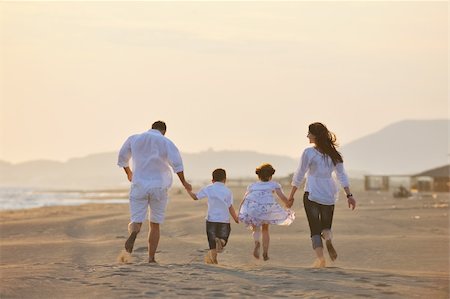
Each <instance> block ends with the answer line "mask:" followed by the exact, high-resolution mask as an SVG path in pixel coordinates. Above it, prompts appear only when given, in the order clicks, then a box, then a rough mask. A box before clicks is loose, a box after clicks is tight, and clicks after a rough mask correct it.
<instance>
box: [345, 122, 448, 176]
mask: <svg viewBox="0 0 450 299" xmlns="http://www.w3.org/2000/svg"><path fill="white" fill-rule="evenodd" d="M449 128H450V120H448V119H442V120H405V121H401V122H398V123H394V124H392V125H390V126H387V127H385V128H383V129H381V130H380V131H378V132H376V133H373V134H370V135H367V136H365V137H363V138H360V139H358V140H355V141H353V142H351V143H348V144H346V145H345V146H343V147H342V148H341V151H342V154H343V155H344V161H345V165H346V168H347V169H358V170H361V171H364V172H365V173H370V174H415V173H419V172H422V171H424V170H428V169H430V168H434V167H438V166H442V165H446V164H448V163H449V148H450V135H449Z"/></svg>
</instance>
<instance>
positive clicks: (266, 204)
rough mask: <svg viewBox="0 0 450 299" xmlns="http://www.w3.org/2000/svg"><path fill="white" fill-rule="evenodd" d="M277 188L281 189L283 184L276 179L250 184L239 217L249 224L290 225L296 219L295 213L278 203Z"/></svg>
mask: <svg viewBox="0 0 450 299" xmlns="http://www.w3.org/2000/svg"><path fill="white" fill-rule="evenodd" d="M276 189H281V185H280V184H279V183H277V182H274V181H269V182H256V183H253V184H251V185H250V186H248V188H247V192H246V193H245V197H244V202H243V204H242V206H241V209H240V211H239V219H240V220H241V221H242V222H243V223H245V224H246V225H247V226H251V225H253V226H260V225H261V224H278V225H290V224H291V223H292V222H293V221H294V219H295V213H294V212H293V211H291V210H289V209H288V210H286V209H284V208H283V207H281V206H280V205H279V204H278V202H277V200H276V199H275V196H274V194H273V193H274V192H275V190H276Z"/></svg>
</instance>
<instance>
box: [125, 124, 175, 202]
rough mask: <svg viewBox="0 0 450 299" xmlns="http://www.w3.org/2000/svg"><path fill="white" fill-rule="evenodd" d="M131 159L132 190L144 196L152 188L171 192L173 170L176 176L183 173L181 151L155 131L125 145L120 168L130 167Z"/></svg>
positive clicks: (134, 136)
mask: <svg viewBox="0 0 450 299" xmlns="http://www.w3.org/2000/svg"><path fill="white" fill-rule="evenodd" d="M130 159H132V162H133V165H132V167H131V168H132V171H133V179H132V186H133V187H137V189H140V190H139V191H141V192H147V191H148V190H149V189H150V188H169V187H170V186H171V185H172V182H173V176H172V170H173V172H175V173H178V172H181V171H183V161H182V159H181V155H180V151H179V150H178V148H177V147H176V146H175V144H174V143H173V142H172V141H171V140H169V139H168V138H167V137H165V136H164V135H162V134H161V132H160V131H158V130H155V129H150V130H148V131H147V132H144V133H141V134H136V135H132V136H130V137H129V138H128V139H127V140H126V141H125V143H124V144H123V146H122V148H121V149H120V152H119V159H118V163H117V165H119V166H120V167H128V166H129V161H130ZM136 191H137V190H136ZM141 192H139V193H141Z"/></svg>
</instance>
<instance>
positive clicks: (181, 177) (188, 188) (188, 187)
mask: <svg viewBox="0 0 450 299" xmlns="http://www.w3.org/2000/svg"><path fill="white" fill-rule="evenodd" d="M177 175H178V178H179V179H180V182H181V183H182V184H183V186H184V188H185V189H186V190H187V191H188V192H189V191H192V186H191V184H189V183H188V182H186V179H185V178H184V173H183V171H180V172H177Z"/></svg>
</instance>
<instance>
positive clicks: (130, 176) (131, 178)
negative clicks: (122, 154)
mask: <svg viewBox="0 0 450 299" xmlns="http://www.w3.org/2000/svg"><path fill="white" fill-rule="evenodd" d="M123 170H125V173H126V174H127V178H128V180H129V181H130V182H131V181H132V180H133V172H132V171H131V168H130V167H128V166H127V167H124V168H123Z"/></svg>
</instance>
